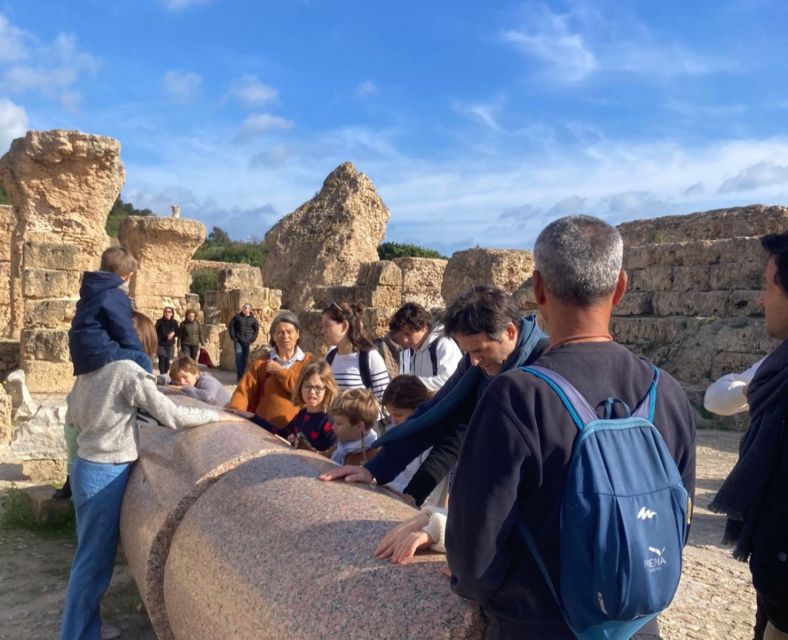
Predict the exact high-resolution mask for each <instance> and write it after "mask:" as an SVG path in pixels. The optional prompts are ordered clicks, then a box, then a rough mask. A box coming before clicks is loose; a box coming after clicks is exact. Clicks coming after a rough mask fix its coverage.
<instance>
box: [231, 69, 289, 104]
mask: <svg viewBox="0 0 788 640" xmlns="http://www.w3.org/2000/svg"><path fill="white" fill-rule="evenodd" d="M230 95H232V96H233V97H234V98H235V99H236V100H238V101H240V102H241V103H243V104H245V105H246V106H248V107H254V106H257V105H261V104H267V103H269V102H273V101H274V100H276V99H277V97H278V96H279V93H278V92H277V90H276V89H274V88H273V87H270V86H268V85H267V84H263V83H262V82H260V80H259V79H258V78H257V76H254V75H244V76H241V77H240V78H237V79H236V80H234V81H233V83H232V86H231V87H230Z"/></svg>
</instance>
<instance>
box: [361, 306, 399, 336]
mask: <svg viewBox="0 0 788 640" xmlns="http://www.w3.org/2000/svg"><path fill="white" fill-rule="evenodd" d="M396 311H397V307H365V308H364V311H363V313H362V314H361V319H362V322H363V323H364V329H365V330H366V332H367V335H368V336H369V337H370V338H382V337H383V336H385V335H386V334H387V333H388V332H389V320H390V319H391V316H393V315H394V314H395V313H396Z"/></svg>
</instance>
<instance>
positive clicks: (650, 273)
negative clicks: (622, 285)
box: [627, 266, 673, 291]
mask: <svg viewBox="0 0 788 640" xmlns="http://www.w3.org/2000/svg"><path fill="white" fill-rule="evenodd" d="M627 275H628V276H629V288H630V290H632V291H670V290H671V289H672V287H673V269H672V268H671V267H661V266H652V267H646V268H644V269H632V270H630V271H629V272H628V273H627Z"/></svg>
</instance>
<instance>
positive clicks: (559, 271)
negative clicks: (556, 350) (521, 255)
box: [534, 216, 624, 307]
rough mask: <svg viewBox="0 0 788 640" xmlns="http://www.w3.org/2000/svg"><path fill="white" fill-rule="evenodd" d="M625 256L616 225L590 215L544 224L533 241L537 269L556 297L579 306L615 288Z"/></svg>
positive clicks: (546, 287) (547, 287)
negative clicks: (534, 241)
mask: <svg viewBox="0 0 788 640" xmlns="http://www.w3.org/2000/svg"><path fill="white" fill-rule="evenodd" d="M623 257H624V241H623V239H622V238H621V234H620V233H619V232H618V229H616V228H615V227H612V226H610V225H609V224H608V223H607V222H605V221H604V220H600V219H599V218H594V217H592V216H566V217H564V218H559V219H558V220H555V221H554V222H551V223H550V224H549V225H547V226H546V227H545V228H544V229H543V230H542V232H541V233H540V234H539V237H538V238H537V239H536V244H535V245H534V262H535V263H536V270H537V271H539V273H540V274H541V275H542V280H543V281H544V286H545V289H546V290H547V291H548V292H549V293H550V294H551V295H552V296H554V297H555V298H557V299H558V300H559V301H561V302H563V303H566V304H574V305H578V306H581V307H587V306H589V305H592V304H594V303H595V302H598V301H600V300H602V299H604V298H606V297H607V296H609V295H610V294H611V293H613V290H614V289H615V288H616V283H617V282H618V274H619V273H620V272H621V263H622V261H623Z"/></svg>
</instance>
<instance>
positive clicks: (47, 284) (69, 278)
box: [22, 269, 82, 298]
mask: <svg viewBox="0 0 788 640" xmlns="http://www.w3.org/2000/svg"><path fill="white" fill-rule="evenodd" d="M81 282H82V274H81V273H80V272H78V271H55V270H53V269H25V271H24V274H23V286H22V292H23V293H24V295H25V297H26V298H70V297H77V295H78V294H79V287H80V284H81Z"/></svg>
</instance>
